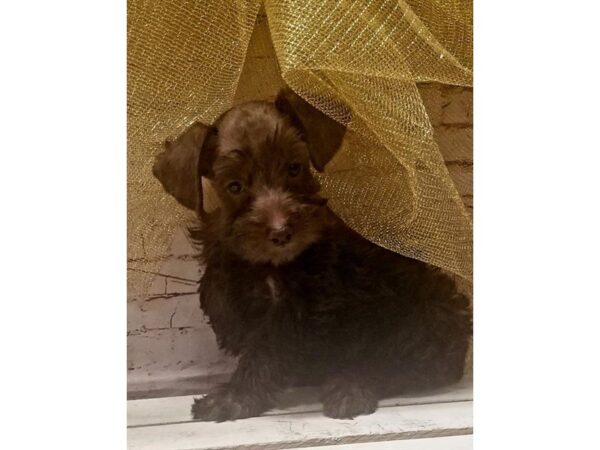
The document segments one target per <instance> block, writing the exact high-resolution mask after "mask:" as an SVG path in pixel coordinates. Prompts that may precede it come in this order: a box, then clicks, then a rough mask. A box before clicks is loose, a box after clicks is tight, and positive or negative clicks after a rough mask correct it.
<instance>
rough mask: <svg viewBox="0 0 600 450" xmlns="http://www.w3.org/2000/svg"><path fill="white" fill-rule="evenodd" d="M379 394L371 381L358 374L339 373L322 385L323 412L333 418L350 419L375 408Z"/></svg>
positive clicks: (370, 411)
mask: <svg viewBox="0 0 600 450" xmlns="http://www.w3.org/2000/svg"><path fill="white" fill-rule="evenodd" d="M378 399H379V396H378V395H377V393H376V390H375V388H374V387H373V386H372V383H370V382H369V381H368V379H367V378H364V377H361V376H360V375H358V374H348V375H341V376H337V377H334V378H332V379H331V380H329V381H328V382H327V383H326V384H325V385H324V387H323V393H322V395H321V401H322V402H323V413H324V414H325V415H326V416H328V417H333V418H334V419H352V418H353V417H356V416H360V415H363V414H371V413H373V412H375V410H376V409H377V402H378Z"/></svg>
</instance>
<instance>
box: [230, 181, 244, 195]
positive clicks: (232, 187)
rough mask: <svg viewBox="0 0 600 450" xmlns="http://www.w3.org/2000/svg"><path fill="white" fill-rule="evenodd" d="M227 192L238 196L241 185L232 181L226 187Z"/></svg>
mask: <svg viewBox="0 0 600 450" xmlns="http://www.w3.org/2000/svg"><path fill="white" fill-rule="evenodd" d="M227 190H228V191H229V192H231V193H232V194H239V193H240V192H242V184H241V183H240V182H239V181H232V182H230V183H229V184H228V185H227Z"/></svg>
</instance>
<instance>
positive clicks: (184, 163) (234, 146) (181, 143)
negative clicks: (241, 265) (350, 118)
mask: <svg viewBox="0 0 600 450" xmlns="http://www.w3.org/2000/svg"><path fill="white" fill-rule="evenodd" d="M344 133H345V127H344V126H343V125H341V124H339V123H338V122H336V121H335V120H333V119H331V118H329V117H328V116H326V115H325V114H323V113H322V112H320V111H318V110H317V109H315V108H314V107H312V106H311V105H309V104H308V103H306V102H305V101H304V100H303V99H302V98H300V97H299V96H298V95H296V94H295V93H294V92H293V91H291V90H290V89H284V90H282V91H281V92H280V93H279V95H278V96H277V99H276V101H275V103H269V102H250V103H245V104H242V105H240V106H237V107H234V108H232V109H230V110H229V111H227V112H225V113H224V114H223V115H222V116H221V117H219V118H218V119H217V120H216V121H215V123H214V124H213V125H212V126H206V125H204V124H201V123H198V122H197V123H195V124H193V125H192V126H190V127H189V128H188V129H187V130H186V131H185V132H184V133H183V134H182V135H181V136H179V137H178V138H177V139H176V140H175V141H172V142H167V144H166V147H167V149H166V151H165V152H164V153H162V154H161V155H159V157H158V158H157V160H156V162H155V164H154V175H155V176H156V177H157V178H158V179H159V180H160V181H161V183H162V184H163V186H164V188H165V190H166V191H167V192H169V193H170V194H171V195H173V196H174V197H175V198H176V199H177V200H178V201H179V202H180V203H181V204H182V205H184V206H186V207H188V208H191V209H195V210H196V211H197V212H198V214H199V216H201V217H202V218H204V219H206V218H207V216H206V214H205V213H204V209H203V203H202V182H201V178H202V177H206V178H208V179H209V180H210V181H211V183H212V186H213V188H214V190H215V191H216V193H217V195H218V197H219V199H220V201H221V205H222V206H221V208H220V209H219V211H218V212H217V213H216V215H215V216H216V217H218V223H219V224H220V227H221V230H220V232H221V233H220V235H221V239H222V241H223V244H224V245H227V246H228V247H229V249H230V250H231V251H233V252H235V253H237V254H238V255H240V256H241V257H242V258H244V259H246V260H248V261H251V262H255V263H272V264H275V265H278V264H282V263H285V262H288V261H291V260H292V259H294V258H295V257H296V256H297V255H298V254H300V253H301V252H302V251H303V250H304V249H305V248H306V247H307V246H309V245H310V244H312V243H313V242H315V241H317V240H318V239H319V237H320V235H321V232H322V230H323V227H324V225H325V222H326V211H325V208H324V206H325V203H326V200H325V199H323V198H322V197H320V196H319V195H318V192H319V188H320V186H319V183H318V182H317V180H316V179H315V178H314V177H313V175H312V174H311V171H310V164H311V163H312V165H313V167H314V168H315V169H316V170H318V171H323V169H324V167H325V165H326V164H327V162H328V161H329V160H330V159H331V158H332V157H333V155H334V154H335V152H336V151H337V149H338V148H339V147H340V145H341V142H342V139H343V137H344Z"/></svg>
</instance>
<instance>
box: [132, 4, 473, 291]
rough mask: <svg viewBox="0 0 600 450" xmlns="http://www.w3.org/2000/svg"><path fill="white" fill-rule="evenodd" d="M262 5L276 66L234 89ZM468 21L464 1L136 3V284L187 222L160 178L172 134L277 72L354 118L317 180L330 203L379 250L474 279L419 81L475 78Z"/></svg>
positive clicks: (461, 212) (462, 215) (463, 216)
mask: <svg viewBox="0 0 600 450" xmlns="http://www.w3.org/2000/svg"><path fill="white" fill-rule="evenodd" d="M261 8H264V12H266V16H267V18H268V26H269V30H270V34H271V38H272V42H273V45H274V48H275V53H276V55H277V62H278V66H277V67H278V68H279V70H280V73H273V70H272V67H271V66H269V65H268V64H266V63H265V66H264V71H263V70H261V67H260V66H257V67H256V68H255V69H254V72H252V73H251V77H250V78H248V79H246V80H244V86H243V88H244V89H238V82H239V79H240V74H241V72H242V67H243V65H244V61H245V57H246V54H247V52H252V51H253V49H252V48H250V49H249V43H250V38H251V36H252V33H253V29H254V26H255V22H256V17H257V15H258V13H259V10H261ZM471 23H472V4H471V2H470V1H460V0H410V1H402V0H395V1H392V0H372V1H368V0H358V1H352V0H347V1H339V0H336V1H333V0H265V1H264V2H263V1H260V0H247V1H236V0H204V1H182V0H167V1H161V2H156V1H149V0H129V3H128V246H129V249H128V257H129V262H128V268H129V282H130V283H129V288H130V292H132V291H137V290H139V289H143V287H144V286H146V285H147V283H148V281H149V280H150V278H151V276H152V273H153V272H154V271H156V269H157V267H158V265H159V264H160V262H161V261H162V260H163V259H164V258H165V256H166V255H167V253H168V246H169V242H170V238H171V236H172V234H173V231H174V229H175V228H176V227H178V226H180V225H181V224H183V223H185V222H186V221H187V220H190V219H191V218H192V214H191V213H190V212H188V211H185V210H184V209H183V208H182V207H180V206H179V205H178V204H177V203H176V202H175V200H173V199H172V198H171V197H169V196H168V195H167V194H166V193H164V192H163V190H162V188H161V186H160V184H159V183H158V181H157V180H155V179H154V178H153V176H152V171H151V167H152V163H153V158H154V156H155V155H156V154H157V153H159V152H160V151H161V146H162V143H163V142H164V140H165V138H167V137H169V136H173V135H175V134H177V133H178V132H180V131H181V130H183V129H184V128H185V127H186V126H187V125H188V124H190V123H191V122H193V121H194V120H202V121H204V122H206V123H210V122H212V120H213V119H214V118H215V117H216V116H218V115H219V114H220V113H221V112H223V111H224V110H226V109H227V108H229V107H230V106H231V105H232V104H234V103H235V102H237V101H239V100H244V99H249V98H255V99H258V98H263V97H264V92H265V90H264V85H265V84H269V85H274V84H275V83H279V82H280V81H281V79H283V80H284V81H285V83H287V84H288V85H289V86H291V87H292V88H293V89H294V90H295V91H296V92H297V93H299V94H300V95H301V96H303V97H304V98H306V99H307V100H308V101H309V102H310V103H312V104H314V105H315V106H317V107H318V108H320V109H321V110H323V111H324V112H325V113H327V114H329V115H330V116H332V117H334V118H335V119H337V120H339V121H340V122H343V123H345V124H347V125H348V129H349V133H348V134H347V136H346V139H345V141H344V144H343V146H342V149H341V150H340V151H339V152H338V154H337V155H336V156H335V157H334V159H333V160H332V161H331V162H330V164H329V165H328V167H327V170H326V172H325V173H324V174H321V175H319V177H320V179H321V182H322V184H323V191H324V195H325V196H326V197H328V198H329V199H330V202H329V204H330V206H331V207H332V209H333V210H334V211H335V212H336V213H337V214H338V215H340V216H341V217H342V218H343V219H344V220H345V221H346V222H347V223H348V224H349V225H350V226H351V227H353V228H354V229H356V230H357V231H359V232H360V233H361V234H363V235H364V236H366V237H367V238H368V239H370V240H372V241H373V242H375V243H377V244H379V245H382V246H384V247H386V248H389V249H392V250H394V251H397V252H399V253H402V254H404V255H407V256H411V257H414V258H417V259H420V260H423V261H427V262H429V263H431V264H434V265H436V266H439V267H441V268H443V269H446V270H448V271H451V272H454V273H456V274H458V275H460V276H462V277H464V278H467V279H469V278H471V275H472V263H471V247H472V237H471V236H472V226H471V220H470V216H469V215H468V214H467V212H466V211H465V208H464V205H463V203H462V200H461V198H460V196H459V195H458V193H457V191H456V189H455V187H454V185H453V183H452V180H451V179H450V177H449V174H448V172H447V170H446V167H445V165H444V162H443V159H442V156H441V154H440V152H439V149H438V148H437V145H436V143H435V141H434V139H433V130H432V126H431V124H430V121H429V118H428V116H427V112H426V111H425V108H424V106H423V102H422V100H421V97H420V94H419V91H418V89H417V83H421V82H432V81H435V82H440V83H444V84H453V85H460V86H470V85H471V78H472V75H471V74H472V72H471V67H472V26H471ZM253 42H254V41H253ZM269 45H270V43H269ZM280 77H281V78H280ZM241 87H242V86H240V88H241ZM254 91H255V92H254ZM240 92H242V94H240ZM236 93H237V94H236ZM253 94H255V95H253ZM343 103H345V104H347V105H349V106H350V108H351V110H352V115H351V117H350V115H348V114H347V112H346V109H345V108H342V107H341V104H343ZM210 201H211V199H210V198H209V199H208V202H209V203H210Z"/></svg>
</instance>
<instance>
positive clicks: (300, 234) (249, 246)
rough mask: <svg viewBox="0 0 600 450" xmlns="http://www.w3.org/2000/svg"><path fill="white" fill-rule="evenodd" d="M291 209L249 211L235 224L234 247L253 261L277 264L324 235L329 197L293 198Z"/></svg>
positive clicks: (232, 246) (284, 261)
mask: <svg viewBox="0 0 600 450" xmlns="http://www.w3.org/2000/svg"><path fill="white" fill-rule="evenodd" d="M294 201H295V202H294V204H295V205H296V207H293V208H290V210H289V211H286V210H283V211H273V210H269V211H267V212H268V214H264V215H262V216H261V215H260V214H257V215H249V217H247V218H244V219H241V220H239V221H237V223H236V224H235V225H234V229H235V232H234V239H233V241H232V242H231V248H232V250H233V251H234V252H235V253H237V254H238V255H240V256H241V257H242V258H243V259H246V260H247V261H250V262H252V263H266V264H272V265H275V266H278V265H282V264H285V263H289V262H291V261H293V260H294V259H295V258H297V257H298V256H299V255H300V254H301V253H302V252H303V251H304V250H305V249H306V248H307V247H309V246H310V245H311V244H313V243H315V242H316V241H318V240H319V239H320V238H321V232H322V229H323V228H324V226H325V221H324V217H325V215H324V214H323V212H324V211H325V208H324V206H325V205H326V203H327V199H324V198H320V197H316V196H306V197H299V198H294Z"/></svg>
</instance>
